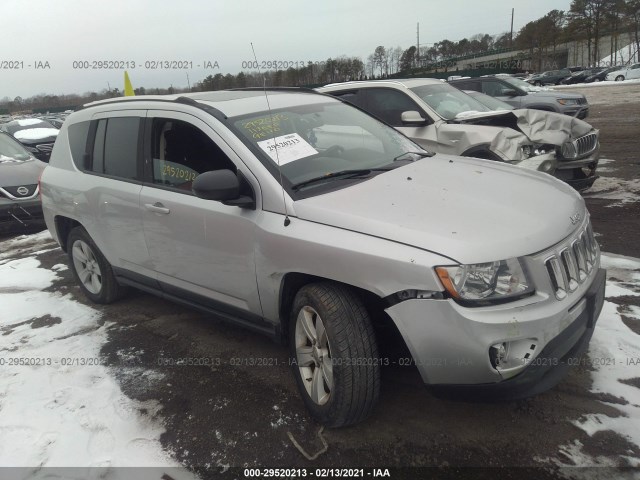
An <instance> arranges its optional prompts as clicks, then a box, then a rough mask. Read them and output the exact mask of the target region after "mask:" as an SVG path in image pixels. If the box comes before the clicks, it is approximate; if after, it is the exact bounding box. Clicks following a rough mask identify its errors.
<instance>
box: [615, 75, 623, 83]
mask: <svg viewBox="0 0 640 480" xmlns="http://www.w3.org/2000/svg"><path fill="white" fill-rule="evenodd" d="M622 81H624V75H618V76H617V77H616V82H622Z"/></svg>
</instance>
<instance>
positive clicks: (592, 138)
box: [562, 133, 598, 160]
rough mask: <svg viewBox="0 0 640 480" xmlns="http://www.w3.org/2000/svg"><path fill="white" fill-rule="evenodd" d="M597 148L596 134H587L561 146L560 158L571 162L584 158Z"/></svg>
mask: <svg viewBox="0 0 640 480" xmlns="http://www.w3.org/2000/svg"><path fill="white" fill-rule="evenodd" d="M597 146H598V134H597V133H587V134H586V135H583V136H582V137H579V138H576V139H575V140H573V141H571V142H566V143H565V144H564V145H562V156H563V157H564V158H566V159H569V160H572V159H575V158H580V157H585V156H587V155H589V154H590V153H591V152H593V151H594V150H595V149H596V147H597Z"/></svg>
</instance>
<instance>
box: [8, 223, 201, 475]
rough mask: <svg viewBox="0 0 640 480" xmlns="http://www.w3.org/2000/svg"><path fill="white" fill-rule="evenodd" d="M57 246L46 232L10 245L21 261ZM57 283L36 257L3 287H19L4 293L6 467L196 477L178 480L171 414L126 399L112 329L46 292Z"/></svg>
mask: <svg viewBox="0 0 640 480" xmlns="http://www.w3.org/2000/svg"><path fill="white" fill-rule="evenodd" d="M50 239H51V237H50V236H48V233H47V234H44V233H43V234H37V235H31V236H29V237H19V238H18V239H13V240H10V241H8V242H3V243H2V244H1V246H2V251H3V252H4V253H6V254H7V255H15V253H16V252H17V251H19V250H20V249H21V248H25V247H33V246H36V245H38V244H39V243H41V242H42V241H48V240H50ZM56 278H57V275H56V273H55V272H53V271H50V270H47V269H44V268H42V267H41V266H40V262H39V261H38V260H37V259H36V258H33V257H25V258H22V259H19V260H10V261H8V262H5V263H4V264H2V265H0V282H2V283H1V284H0V285H1V286H2V287H7V286H9V287H10V290H9V291H5V292H3V291H2V290H0V333H1V335H0V352H2V354H1V355H0V359H1V360H2V366H1V368H0V438H1V439H2V440H1V441H0V466H3V467H7V466H11V467H20V466H23V467H39V466H42V467H71V466H73V467H101V468H104V475H103V476H101V477H100V478H107V477H108V478H122V477H119V474H118V471H110V470H109V468H110V467H116V466H117V467H127V466H131V467H134V466H135V467H140V466H149V467H161V468H163V469H172V470H171V473H172V475H171V476H172V477H174V478H180V477H181V478H194V477H193V476H192V475H191V474H189V473H188V472H186V473H185V472H184V471H182V473H180V472H179V475H178V476H176V475H175V472H174V470H173V468H178V467H180V465H179V464H178V463H176V462H175V461H174V460H173V459H172V458H170V457H169V456H168V454H167V453H166V452H164V451H163V449H162V446H161V445H160V442H159V438H160V435H161V434H162V433H163V432H164V428H163V427H162V425H161V424H160V423H159V421H158V420H157V416H158V415H159V414H160V412H161V410H162V406H161V405H160V404H158V402H156V401H154V400H150V401H145V402H140V401H135V400H131V399H130V398H128V397H127V396H125V395H124V394H123V393H122V391H121V389H120V387H119V385H118V383H117V382H116V380H115V379H114V378H113V376H112V375H111V372H110V370H109V369H108V368H107V367H106V366H105V365H104V359H103V358H102V357H101V356H100V350H101V347H102V345H103V344H104V343H105V342H106V341H107V337H108V328H110V326H109V325H106V324H103V323H102V321H101V314H100V312H98V311H97V310H95V309H93V308H91V307H88V306H85V305H83V304H81V303H78V302H77V301H76V300H74V299H73V297H72V296H71V295H60V294H58V293H51V292H43V291H41V290H40V289H41V288H45V287H48V286H51V284H52V282H53V281H54V280H55V279H56ZM20 290H23V291H20ZM143 375H144V374H143ZM151 377H153V375H151ZM150 380H152V381H157V380H159V379H158V378H150ZM143 409H144V410H145V411H146V412H148V413H147V414H146V415H142V414H141V413H140V411H141V410H143ZM94 473H95V472H92V475H93V474H94ZM160 476H161V475H158V474H157V472H155V475H154V478H160ZM96 478H97V477H96Z"/></svg>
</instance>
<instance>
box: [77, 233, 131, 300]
mask: <svg viewBox="0 0 640 480" xmlns="http://www.w3.org/2000/svg"><path fill="white" fill-rule="evenodd" d="M67 246H68V249H67V255H68V257H69V266H70V267H71V271H72V272H73V276H74V278H75V279H76V282H78V285H80V289H81V290H82V292H83V293H84V294H85V295H86V296H87V298H89V300H91V301H92V302H94V303H103V304H106V303H113V302H115V301H116V300H117V299H118V298H120V297H121V296H122V293H123V289H122V287H120V285H119V284H118V282H117V280H116V277H115V276H114V274H113V270H112V269H111V265H109V262H107V259H106V258H104V255H102V253H101V252H100V250H99V249H98V247H97V246H96V244H95V243H94V242H93V240H92V239H91V237H90V236H89V234H88V233H87V231H86V230H85V229H84V228H83V227H76V228H74V229H73V230H71V232H69V237H68V240H67Z"/></svg>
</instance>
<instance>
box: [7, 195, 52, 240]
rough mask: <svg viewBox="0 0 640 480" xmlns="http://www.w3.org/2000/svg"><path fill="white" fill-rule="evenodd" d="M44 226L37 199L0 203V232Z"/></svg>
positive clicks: (40, 206) (40, 207)
mask: <svg viewBox="0 0 640 480" xmlns="http://www.w3.org/2000/svg"><path fill="white" fill-rule="evenodd" d="M33 227H44V217H43V215H42V205H40V200H39V199H37V198H36V199H34V200H26V201H16V202H9V203H0V232H19V231H21V230H28V229H30V228H33Z"/></svg>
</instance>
